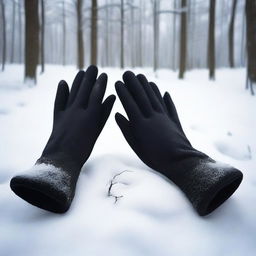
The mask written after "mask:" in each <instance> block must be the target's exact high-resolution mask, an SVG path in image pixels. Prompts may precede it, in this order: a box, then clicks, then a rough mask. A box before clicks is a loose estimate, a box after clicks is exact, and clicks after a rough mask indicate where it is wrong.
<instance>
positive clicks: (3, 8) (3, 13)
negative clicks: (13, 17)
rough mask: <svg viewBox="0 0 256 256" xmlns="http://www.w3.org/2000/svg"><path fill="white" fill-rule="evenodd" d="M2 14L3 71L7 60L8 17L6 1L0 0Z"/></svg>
mask: <svg viewBox="0 0 256 256" xmlns="http://www.w3.org/2000/svg"><path fill="white" fill-rule="evenodd" d="M0 4H1V14H2V29H3V30H2V31H3V35H2V38H3V48H2V71H4V67H5V60H6V19H5V5H4V1H3V0H0Z"/></svg>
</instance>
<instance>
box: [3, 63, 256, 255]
mask: <svg viewBox="0 0 256 256" xmlns="http://www.w3.org/2000/svg"><path fill="white" fill-rule="evenodd" d="M102 71H104V72H107V74H108V75H109V82H108V89H107V94H110V93H113V92H114V83H115V81H116V80H119V79H121V77H122V73H123V71H122V70H119V69H114V68H106V69H100V72H102ZM134 71H135V72H136V73H139V72H142V73H144V74H145V75H146V76H147V77H148V78H149V79H150V80H152V81H155V82H156V84H158V85H159V87H160V89H161V91H162V93H163V92H164V91H166V90H167V91H169V92H170V94H171V96H172V98H173V100H174V102H175V104H176V107H177V110H178V113H179V115H180V119H181V122H182V124H183V127H184V130H185V132H186V134H187V136H188V138H189V139H190V141H191V142H192V144H193V145H194V146H195V147H196V148H198V149H200V150H202V151H204V152H205V153H207V154H209V155H210V156H211V157H213V158H215V159H216V160H220V161H224V162H227V163H229V164H231V165H233V166H235V167H237V168H239V169H240V170H242V171H243V173H244V180H243V182H242V184H241V186H240V187H239V188H238V190H237V191H236V193H235V194H234V195H233V196H232V197H231V198H230V199H229V200H228V201H227V202H225V203H224V204H223V205H222V206H221V207H219V208H218V209H217V210H215V211H214V212H213V213H212V214H210V215H209V216H206V217H199V216H198V215H197V214H196V212H195V211H194V210H193V209H192V207H191V205H190V203H189V202H188V201H187V199H186V198H185V197H184V195H183V194H182V193H181V192H180V191H179V189H178V188H177V187H175V186H174V185H173V184H171V183H169V182H168V181H166V180H165V179H163V177H161V176H160V175H158V174H157V173H155V172H153V171H152V170H150V168H148V167H147V166H145V165H144V164H143V163H142V162H141V161H140V159H139V158H138V157H137V156H136V155H135V153H133V151H132V150H131V149H130V147H129V146H128V144H127V143H126V141H125V139H124V138H123V136H122V134H121V132H120V130H119V128H118V126H117V125H116V123H115V120H114V113H115V112H117V111H120V112H122V113H124V110H123V109H122V108H121V104H120V101H119V100H117V101H116V103H115V106H114V109H113V111H112V113H111V116H110V118H109V120H108V122H107V125H106V126H105V128H104V130H103V132H102V134H101V135H100V137H99V139H98V141H97V143H96V146H95V148H94V150H93V153H92V155H91V157H90V159H89V160H88V162H87V163H86V164H85V166H84V167H83V170H82V172H81V175H80V178H79V181H78V185H77V190H76V196H75V199H74V201H73V204H72V206H71V208H70V210H69V211H68V212H67V213H66V214H63V215H58V214H53V213H50V212H46V211H44V210H41V209H39V208H36V207H34V206H32V205H30V204H28V203H26V202H25V201H23V200H21V199H20V198H19V197H17V196H16V195H15V194H14V193H13V192H12V191H11V190H10V187H9V181H10V179H11V177H12V176H13V175H14V174H15V173H19V172H23V171H24V170H26V169H28V168H30V167H31V166H32V165H33V164H34V162H35V161H36V159H37V158H38V157H39V156H40V153H41V151H42V150H43V147H44V145H45V143H46V141H47V139H48V136H49V134H50V131H51V126H52V110H53V101H54V97H55V91H56V87H57V83H58V81H59V80H60V79H65V80H67V81H68V83H69V85H71V82H72V80H73V78H74V76H75V74H76V70H75V68H74V67H61V66H51V65H48V66H47V67H46V72H45V74H43V75H39V76H38V85H37V86H36V87H33V88H26V86H25V85H24V84H23V67H22V66H18V65H12V66H11V65H9V66H7V67H6V71H5V72H4V73H0V255H3V256H9V255H11V256H23V255H24V256H35V255H36V256H45V255H48V256H53V255H54V256H66V255H72V256H76V255H79V256H80V255H86V256H103V255H111V256H142V255H143V256H144V255H147V256H170V255H174V256H182V255H196V256H201V255H202V256H211V255H212V256H222V255H223V256H224V255H225V256H226V255H228V256H238V255H239V256H245V255H246V256H254V255H256V221H255V220H256V135H255V132H256V115H255V111H256V98H255V97H252V96H250V95H249V92H248V91H245V90H244V83H245V70H244V69H235V70H229V69H221V70H218V71H217V79H216V81H215V82H212V81H208V73H207V71H206V70H196V71H192V72H188V73H187V74H186V79H185V80H184V81H181V80H178V79H177V73H173V72H171V71H169V70H160V71H159V72H158V75H157V78H156V77H155V75H154V74H153V73H152V71H151V69H143V70H141V69H135V70H134ZM114 93H115V92H114ZM85 136H86V134H85ZM124 170H127V171H125V172H123V171H124ZM121 172H122V173H121ZM118 173H121V174H120V175H118V176H116V178H115V181H116V182H117V183H116V184H115V185H114V186H113V190H112V192H113V193H114V194H115V195H116V196H122V197H120V198H119V200H118V201H117V203H114V202H115V200H114V198H113V197H108V196H107V193H108V187H109V184H110V180H111V179H112V178H113V176H114V175H116V174H118Z"/></svg>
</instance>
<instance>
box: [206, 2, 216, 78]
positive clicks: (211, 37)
mask: <svg viewBox="0 0 256 256" xmlns="http://www.w3.org/2000/svg"><path fill="white" fill-rule="evenodd" d="M215 4H216V0H210V8H209V32H208V54H207V55H208V68H209V78H210V79H211V80H214V79H215Z"/></svg>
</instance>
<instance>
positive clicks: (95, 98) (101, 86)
mask: <svg viewBox="0 0 256 256" xmlns="http://www.w3.org/2000/svg"><path fill="white" fill-rule="evenodd" d="M107 81H108V76H107V74H106V73H102V74H101V75H100V76H99V77H98V79H97V80H96V83H95V85H94V86H93V89H92V92H91V95H90V99H89V104H97V103H98V104H101V102H102V100H103V97H104V94H105V91H106V87H107Z"/></svg>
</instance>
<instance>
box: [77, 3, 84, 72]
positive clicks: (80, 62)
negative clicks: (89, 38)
mask: <svg viewBox="0 0 256 256" xmlns="http://www.w3.org/2000/svg"><path fill="white" fill-rule="evenodd" d="M82 9H83V0H76V18H77V68H78V69H82V68H83V67H84V40H83V17H82Z"/></svg>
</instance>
